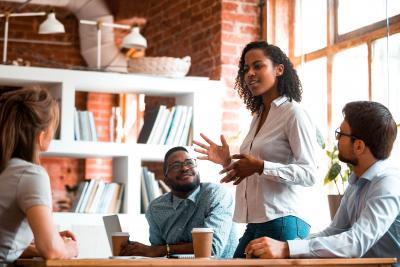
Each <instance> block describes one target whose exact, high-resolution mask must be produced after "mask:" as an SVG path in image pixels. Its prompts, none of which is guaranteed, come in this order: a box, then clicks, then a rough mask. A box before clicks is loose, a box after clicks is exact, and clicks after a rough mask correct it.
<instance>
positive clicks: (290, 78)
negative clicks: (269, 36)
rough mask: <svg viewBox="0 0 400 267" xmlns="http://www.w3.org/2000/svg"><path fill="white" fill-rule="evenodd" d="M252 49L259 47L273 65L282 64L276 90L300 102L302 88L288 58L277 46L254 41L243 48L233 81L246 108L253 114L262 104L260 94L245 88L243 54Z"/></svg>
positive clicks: (290, 99)
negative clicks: (255, 94)
mask: <svg viewBox="0 0 400 267" xmlns="http://www.w3.org/2000/svg"><path fill="white" fill-rule="evenodd" d="M252 49H261V50H262V51H264V54H265V56H266V57H268V58H269V59H270V60H271V61H272V62H273V64H274V66H277V65H279V64H282V65H283V66H284V70H283V74H282V75H281V76H279V77H278V92H279V94H280V95H284V96H286V97H287V98H289V101H292V100H295V101H297V102H300V101H301V94H302V92H303V90H302V86H301V83H300V79H299V77H298V76H297V72H296V70H295V69H294V67H293V64H292V62H290V60H289V58H288V57H287V56H286V54H285V53H284V52H283V51H282V50H281V49H280V48H279V47H277V46H275V45H271V44H268V43H267V42H265V41H256V42H251V43H248V44H247V45H246V46H245V48H244V49H243V51H242V55H241V57H240V61H239V71H238V74H237V76H236V83H235V90H237V91H238V94H239V96H240V98H242V99H243V100H244V103H245V104H246V107H247V109H249V110H250V111H251V113H252V114H254V113H255V112H258V111H259V110H260V107H261V105H262V104H263V103H262V98H261V96H253V95H252V93H251V91H250V90H249V88H247V85H246V82H245V80H244V76H245V73H244V64H245V56H246V54H247V52H249V51H250V50H252Z"/></svg>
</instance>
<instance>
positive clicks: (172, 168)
mask: <svg viewBox="0 0 400 267" xmlns="http://www.w3.org/2000/svg"><path fill="white" fill-rule="evenodd" d="M183 166H185V167H188V168H190V169H192V168H195V167H196V166H197V164H196V159H187V160H185V161H177V162H174V163H172V164H171V165H168V167H167V171H166V172H167V173H171V172H174V173H175V172H179V171H180V170H181V169H182V167H183Z"/></svg>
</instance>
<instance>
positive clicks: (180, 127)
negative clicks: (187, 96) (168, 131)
mask: <svg viewBox="0 0 400 267" xmlns="http://www.w3.org/2000/svg"><path fill="white" fill-rule="evenodd" d="M187 111H188V106H182V114H181V117H180V118H179V121H178V126H177V128H176V133H175V136H174V137H173V139H172V143H171V144H172V145H178V144H179V140H180V139H181V136H182V132H183V127H184V126H185V121H186V117H187V115H188V114H187V113H188V112H187Z"/></svg>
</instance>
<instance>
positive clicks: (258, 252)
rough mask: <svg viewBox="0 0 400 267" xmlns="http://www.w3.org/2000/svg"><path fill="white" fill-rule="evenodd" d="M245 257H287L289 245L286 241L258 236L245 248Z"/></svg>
mask: <svg viewBox="0 0 400 267" xmlns="http://www.w3.org/2000/svg"><path fill="white" fill-rule="evenodd" d="M245 252H246V255H247V257H250V258H251V257H252V256H255V257H258V258H263V259H285V258H289V246H288V243H287V242H282V241H278V240H275V239H272V238H269V237H260V238H257V239H254V240H252V241H251V242H250V243H249V244H248V245H247V247H246V249H245Z"/></svg>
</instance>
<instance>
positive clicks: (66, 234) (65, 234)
mask: <svg viewBox="0 0 400 267" xmlns="http://www.w3.org/2000/svg"><path fill="white" fill-rule="evenodd" d="M59 234H60V236H61V237H62V238H63V239H65V238H71V239H72V240H74V241H76V237H75V235H74V233H72V232H71V231H68V230H66V231H61V232H59Z"/></svg>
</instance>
